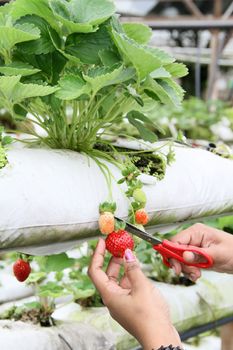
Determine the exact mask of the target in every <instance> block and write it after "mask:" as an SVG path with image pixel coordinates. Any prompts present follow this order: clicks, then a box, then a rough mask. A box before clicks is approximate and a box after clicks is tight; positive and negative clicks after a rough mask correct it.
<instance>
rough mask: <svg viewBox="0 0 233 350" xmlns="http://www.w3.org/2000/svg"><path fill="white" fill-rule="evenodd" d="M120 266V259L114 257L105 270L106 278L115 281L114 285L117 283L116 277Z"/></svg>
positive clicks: (121, 262)
mask: <svg viewBox="0 0 233 350" xmlns="http://www.w3.org/2000/svg"><path fill="white" fill-rule="evenodd" d="M122 264H123V261H122V259H120V258H115V257H114V256H113V257H112V258H111V260H110V262H109V264H108V267H107V270H106V275H107V276H108V278H109V280H112V281H115V282H116V283H117V282H118V277H119V273H120V269H121V266H122Z"/></svg>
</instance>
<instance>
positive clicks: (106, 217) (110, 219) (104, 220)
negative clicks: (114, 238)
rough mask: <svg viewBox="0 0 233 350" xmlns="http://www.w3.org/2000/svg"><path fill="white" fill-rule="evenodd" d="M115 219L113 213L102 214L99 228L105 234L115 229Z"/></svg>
mask: <svg viewBox="0 0 233 350" xmlns="http://www.w3.org/2000/svg"><path fill="white" fill-rule="evenodd" d="M114 226H115V219H114V215H113V213H110V212H104V213H101V214H100V217H99V229H100V232H101V233H103V234H104V235H108V234H109V233H111V232H113V231H114Z"/></svg>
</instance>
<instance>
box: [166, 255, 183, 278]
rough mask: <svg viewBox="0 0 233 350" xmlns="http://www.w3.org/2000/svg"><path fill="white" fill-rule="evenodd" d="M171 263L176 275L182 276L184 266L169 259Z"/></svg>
mask: <svg viewBox="0 0 233 350" xmlns="http://www.w3.org/2000/svg"><path fill="white" fill-rule="evenodd" d="M169 263H170V264H171V267H172V269H173V271H174V272H175V274H176V275H180V273H181V271H182V265H181V263H180V262H179V261H178V260H175V259H169Z"/></svg>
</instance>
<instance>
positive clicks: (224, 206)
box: [0, 147, 233, 254]
mask: <svg viewBox="0 0 233 350" xmlns="http://www.w3.org/2000/svg"><path fill="white" fill-rule="evenodd" d="M175 151H176V161H175V162H174V163H173V164H172V165H171V166H169V167H168V168H167V172H166V176H165V178H164V180H162V181H156V180H154V178H151V177H149V180H151V181H148V177H147V178H146V179H144V180H145V183H146V184H145V186H144V191H145V192H146V195H147V207H146V209H147V211H148V213H149V216H150V222H149V226H153V227H154V228H156V227H157V228H159V227H161V226H163V225H168V224H173V223H179V222H182V221H186V220H198V219H199V218H202V217H208V216H214V215H220V214H228V213H232V212H233V183H232V179H233V161H232V160H228V159H224V158H221V157H219V156H216V155H214V154H212V153H210V152H207V151H204V150H200V149H191V148H185V147H176V148H175ZM8 160H9V164H8V165H7V166H6V167H5V168H3V169H1V171H0V250H20V251H24V252H28V253H31V254H49V253H56V252H59V251H66V250H67V249H69V248H70V247H72V246H73V245H74V244H75V242H76V241H77V240H83V239H87V238H90V237H94V236H96V235H98V229H97V228H98V227H97V221H98V215H99V214H98V207H99V204H100V203H101V202H103V201H105V200H106V199H108V195H109V192H108V188H107V184H106V179H105V177H104V176H103V173H102V172H101V170H100V168H99V167H98V165H97V164H96V163H95V161H94V160H92V159H90V158H88V157H87V156H85V155H82V154H79V153H76V152H72V151H63V150H49V149H28V148H15V149H12V150H10V151H9V152H8ZM107 166H108V168H109V170H110V171H111V173H112V174H113V176H114V178H115V180H113V181H112V193H113V199H114V200H115V201H116V203H117V213H116V214H117V215H118V216H119V217H122V218H127V214H128V200H127V199H126V197H125V196H124V189H125V187H124V185H123V186H122V185H121V186H120V185H117V183H116V182H117V180H119V178H121V174H120V171H119V169H118V168H116V167H115V166H113V165H112V164H107Z"/></svg>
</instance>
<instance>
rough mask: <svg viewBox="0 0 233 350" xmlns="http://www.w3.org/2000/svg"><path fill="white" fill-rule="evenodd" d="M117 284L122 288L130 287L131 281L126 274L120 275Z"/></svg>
mask: <svg viewBox="0 0 233 350" xmlns="http://www.w3.org/2000/svg"><path fill="white" fill-rule="evenodd" d="M119 286H120V287H121V288H123V289H128V290H129V289H131V283H130V281H129V279H128V277H127V276H126V275H124V276H123V277H122V279H121V281H120V284H119Z"/></svg>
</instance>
